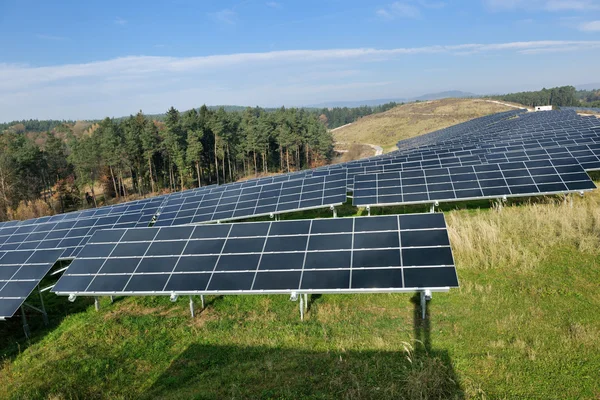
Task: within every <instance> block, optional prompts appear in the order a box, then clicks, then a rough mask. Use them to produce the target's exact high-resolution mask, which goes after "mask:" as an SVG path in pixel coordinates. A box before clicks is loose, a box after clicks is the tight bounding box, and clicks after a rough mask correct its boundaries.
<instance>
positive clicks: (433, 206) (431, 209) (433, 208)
mask: <svg viewBox="0 0 600 400" xmlns="http://www.w3.org/2000/svg"><path fill="white" fill-rule="evenodd" d="M429 212H432V213H434V212H435V204H432V205H431V208H430V209H429Z"/></svg>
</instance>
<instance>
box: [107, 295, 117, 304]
mask: <svg viewBox="0 0 600 400" xmlns="http://www.w3.org/2000/svg"><path fill="white" fill-rule="evenodd" d="M108 298H109V299H110V304H112V303H113V302H114V301H115V299H113V297H112V296H109V297H108Z"/></svg>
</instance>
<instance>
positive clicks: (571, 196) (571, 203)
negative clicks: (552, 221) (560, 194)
mask: <svg viewBox="0 0 600 400" xmlns="http://www.w3.org/2000/svg"><path fill="white" fill-rule="evenodd" d="M569 205H570V206H571V208H573V195H572V194H569Z"/></svg>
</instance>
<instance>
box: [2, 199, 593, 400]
mask: <svg viewBox="0 0 600 400" xmlns="http://www.w3.org/2000/svg"><path fill="white" fill-rule="evenodd" d="M398 211H415V209H414V208H413V209H409V208H402V209H376V210H373V212H374V213H383V212H386V213H391V212H398ZM444 211H445V213H446V219H447V222H448V225H449V232H450V235H451V242H452V246H453V250H454V254H455V258H456V264H457V269H458V274H459V279H460V283H461V287H460V289H455V290H452V291H451V292H450V293H443V294H438V293H436V294H434V297H433V300H432V301H431V302H430V305H429V308H428V318H427V319H426V320H424V321H423V320H421V319H420V317H419V313H420V309H419V307H418V305H417V299H416V296H411V295H402V294H382V295H323V296H312V297H311V299H310V310H309V312H308V313H307V315H306V319H305V321H304V322H301V321H300V319H299V312H298V304H297V303H293V302H290V301H289V299H288V298H287V297H285V296H237V297H236V296H225V297H209V298H208V299H207V300H208V305H207V307H206V309H204V310H203V311H202V312H201V313H199V314H198V315H197V316H196V318H194V319H191V318H190V316H189V311H188V304H187V299H185V298H182V299H180V300H179V301H178V302H177V303H171V302H169V300H168V299H166V298H152V297H148V298H118V299H116V301H115V303H113V304H110V303H109V301H108V300H107V299H102V302H101V310H100V311H99V312H96V311H94V307H93V305H92V302H91V300H89V299H78V300H77V301H76V302H75V303H69V302H67V300H66V299H65V298H58V297H56V296H54V295H52V294H46V295H45V297H44V298H45V299H46V303H47V305H48V307H49V309H50V310H51V325H50V327H48V328H44V327H43V326H41V318H40V317H39V316H35V315H33V314H32V315H31V316H30V322H31V327H32V330H33V337H32V339H31V341H25V340H24V339H23V338H22V337H23V334H22V331H21V327H20V323H19V320H18V318H17V319H16V320H15V321H10V322H9V323H5V324H2V325H0V338H1V342H0V355H1V356H2V357H3V362H2V365H1V367H0V387H1V388H2V390H0V398H2V399H5V398H6V399H129V398H144V399H163V398H164V399H245V398H250V399H260V398H262V399H296V398H312V399H339V398H341V399H399V398H409V399H442V398H444V399H445V398H451V399H452V398H453V399H484V398H489V399H504V398H506V399H513V398H527V399H565V398H567V399H581V398H584V399H585V398H587V399H598V398H599V397H600V379H599V372H598V371H600V341H599V340H598V339H599V338H600V313H598V310H600V286H599V285H598V282H599V281H600V268H599V266H598V264H599V263H600V193H590V194H586V196H585V197H584V198H580V197H579V196H576V197H575V198H574V205H573V207H572V208H571V207H570V206H569V205H568V203H567V204H564V203H563V201H562V200H561V199H557V198H547V199H541V200H539V201H538V200H536V202H531V203H529V202H524V203H523V202H521V203H514V204H509V205H507V206H505V207H503V208H501V209H497V208H495V207H493V206H491V205H490V203H487V202H481V203H479V204H475V205H473V204H472V205H470V206H469V207H462V206H459V207H457V206H456V205H445V206H444ZM360 213H361V210H356V209H354V208H353V207H351V206H350V205H346V206H344V207H342V209H341V210H340V214H341V215H352V214H360ZM328 215H330V213H329V212H325V211H322V212H319V213H316V214H315V213H306V212H305V213H301V214H300V215H299V216H300V217H305V218H306V217H313V216H321V217H326V216H328ZM287 217H288V218H291V216H287ZM296 217H297V216H296ZM196 302H197V304H199V299H196ZM198 307H199V305H198Z"/></svg>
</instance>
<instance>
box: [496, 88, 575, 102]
mask: <svg viewBox="0 0 600 400" xmlns="http://www.w3.org/2000/svg"><path fill="white" fill-rule="evenodd" d="M490 98H492V99H495V100H502V101H511V102H513V103H519V104H523V105H524V106H527V107H536V106H548V105H552V106H557V107H560V106H565V107H567V106H579V105H580V102H579V99H578V98H577V89H575V87H573V86H561V87H555V88H551V89H546V88H544V89H542V90H538V91H535V92H519V93H509V94H503V95H499V96H490Z"/></svg>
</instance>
